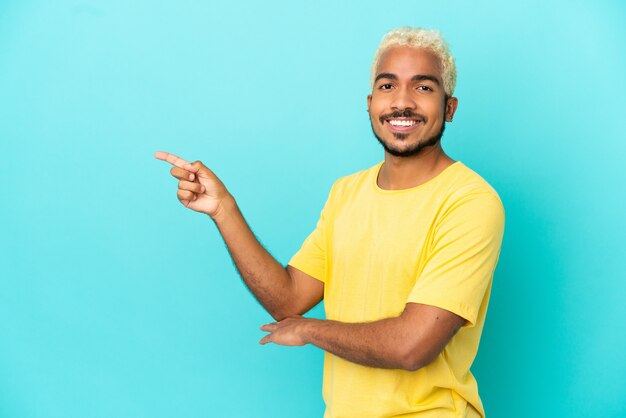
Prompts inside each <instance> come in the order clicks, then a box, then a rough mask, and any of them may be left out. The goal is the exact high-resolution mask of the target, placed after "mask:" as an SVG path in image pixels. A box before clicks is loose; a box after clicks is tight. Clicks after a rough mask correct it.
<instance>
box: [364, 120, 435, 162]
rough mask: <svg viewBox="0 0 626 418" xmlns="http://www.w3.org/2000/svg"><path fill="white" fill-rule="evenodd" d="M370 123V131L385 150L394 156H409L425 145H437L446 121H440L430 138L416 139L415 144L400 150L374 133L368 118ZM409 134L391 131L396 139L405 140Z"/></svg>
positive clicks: (419, 150) (415, 153) (418, 151)
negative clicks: (437, 129) (436, 130)
mask: <svg viewBox="0 0 626 418" xmlns="http://www.w3.org/2000/svg"><path fill="white" fill-rule="evenodd" d="M370 125H371V126H372V132H373V133H374V136H375V137H376V139H377V140H378V142H380V144H381V145H382V146H383V148H384V149H385V151H387V152H388V153H389V154H391V155H393V156H395V157H411V156H413V155H417V154H419V153H420V152H422V150H423V149H424V148H427V147H431V146H433V145H437V144H438V143H439V141H441V137H442V136H443V131H444V130H445V128H446V121H445V119H444V120H443V121H442V122H441V128H440V129H439V132H437V133H436V134H435V135H433V136H431V137H430V138H428V139H426V140H425V141H418V142H417V144H415V145H413V146H411V147H409V148H407V149H404V150H400V149H397V148H392V147H391V144H388V143H386V142H385V140H384V139H383V138H381V137H380V136H378V134H377V133H376V131H375V130H374V124H373V123H372V119H371V118H370ZM409 135H410V134H405V133H397V132H396V133H393V136H394V137H396V139H399V140H401V141H403V140H405V139H406V138H408V137H409Z"/></svg>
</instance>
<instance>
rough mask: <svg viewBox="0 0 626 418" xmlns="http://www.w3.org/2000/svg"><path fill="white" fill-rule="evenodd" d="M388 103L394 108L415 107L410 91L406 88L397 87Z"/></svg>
mask: <svg viewBox="0 0 626 418" xmlns="http://www.w3.org/2000/svg"><path fill="white" fill-rule="evenodd" d="M390 104H391V108H392V109H394V110H404V109H415V106H416V104H415V100H414V99H413V97H412V95H411V91H410V90H409V89H407V88H399V89H398V90H396V92H395V94H394V95H393V99H392V100H391V103H390Z"/></svg>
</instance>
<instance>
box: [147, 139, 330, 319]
mask: <svg viewBox="0 0 626 418" xmlns="http://www.w3.org/2000/svg"><path fill="white" fill-rule="evenodd" d="M154 156H155V158H157V159H159V160H163V161H167V162H169V163H170V164H172V165H173V167H172V169H171V170H170V173H171V174H172V176H174V177H176V178H177V179H179V182H178V191H177V196H178V200H180V202H181V203H182V204H183V205H184V206H185V207H187V208H189V209H192V210H195V211H197V212H201V213H205V214H207V215H209V216H210V217H211V219H213V221H214V222H215V224H216V226H217V228H218V230H219V232H220V234H221V235H222V238H223V239H224V242H225V243H226V246H227V248H228V251H229V252H230V255H231V257H232V259H233V261H234V262H235V266H236V267H237V270H238V271H239V274H240V275H241V278H242V279H243V281H244V283H245V284H246V286H247V287H248V288H249V289H250V291H251V292H252V293H253V294H254V296H255V297H256V298H257V300H258V301H259V302H260V303H261V305H262V306H263V307H264V308H265V309H266V310H267V311H268V312H269V314H270V315H272V317H273V318H274V319H276V320H281V319H284V318H286V317H288V316H292V315H301V314H303V313H305V312H307V311H308V310H309V309H311V308H312V307H313V306H315V305H316V304H317V303H319V302H320V301H321V300H322V297H323V294H324V284H323V283H322V282H320V281H319V280H316V279H314V278H313V277H311V276H309V275H307V274H305V273H303V272H301V271H299V270H297V269H294V268H292V267H291V266H288V267H287V268H285V267H283V266H282V265H281V264H280V263H278V261H276V259H274V257H272V255H271V254H270V253H269V252H268V251H267V250H266V249H265V248H263V246H262V245H261V244H260V243H259V241H258V240H257V239H256V237H255V236H254V234H253V232H252V230H251V229H250V227H249V226H248V224H247V223H246V221H245V219H244V217H243V215H242V213H241V211H240V210H239V207H238V206H237V203H236V202H235V199H234V198H233V196H232V195H231V194H230V193H229V192H228V190H227V189H226V187H225V186H224V184H223V183H222V182H221V181H220V180H219V178H218V177H217V176H216V175H215V174H214V173H213V172H212V171H211V170H210V169H209V168H208V167H206V166H205V165H204V164H202V163H201V162H200V161H195V162H193V163H190V162H188V161H185V160H183V159H182V158H180V157H177V156H176V155H173V154H169V153H166V152H161V151H159V152H157V153H155V154H154Z"/></svg>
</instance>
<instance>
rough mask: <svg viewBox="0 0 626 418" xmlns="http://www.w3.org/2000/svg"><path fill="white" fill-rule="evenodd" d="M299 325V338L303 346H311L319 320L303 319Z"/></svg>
mask: <svg viewBox="0 0 626 418" xmlns="http://www.w3.org/2000/svg"><path fill="white" fill-rule="evenodd" d="M303 319H304V320H303V321H302V323H301V326H300V330H299V334H300V338H301V339H302V341H303V342H304V343H305V344H313V343H314V342H313V339H314V336H315V334H316V330H317V328H318V326H319V324H320V323H321V322H322V321H321V320H319V319H313V318H303Z"/></svg>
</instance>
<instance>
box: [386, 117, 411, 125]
mask: <svg viewBox="0 0 626 418" xmlns="http://www.w3.org/2000/svg"><path fill="white" fill-rule="evenodd" d="M389 124H390V125H392V126H413V125H415V124H417V121H415V120H407V119H401V120H400V119H389Z"/></svg>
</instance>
